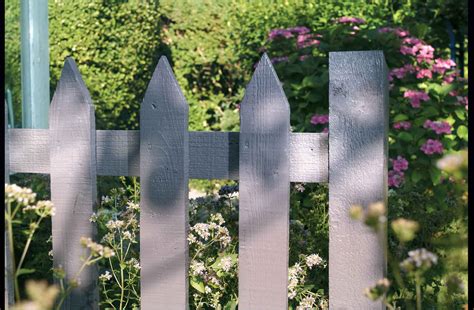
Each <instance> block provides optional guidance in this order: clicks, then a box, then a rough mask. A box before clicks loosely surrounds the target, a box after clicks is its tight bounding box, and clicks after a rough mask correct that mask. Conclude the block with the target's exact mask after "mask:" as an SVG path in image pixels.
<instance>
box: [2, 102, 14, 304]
mask: <svg viewBox="0 0 474 310" xmlns="http://www.w3.org/2000/svg"><path fill="white" fill-rule="evenodd" d="M8 138H9V135H8V105H7V102H6V101H5V183H10V150H9V148H10V143H9V141H8ZM4 234H5V304H4V306H5V309H8V307H9V306H10V305H13V302H14V301H15V298H14V288H13V274H12V270H13V268H12V267H13V266H12V261H11V259H10V255H7V253H10V250H9V247H10V243H9V242H8V237H7V230H6V229H5V232H4Z"/></svg>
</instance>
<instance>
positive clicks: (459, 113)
mask: <svg viewBox="0 0 474 310" xmlns="http://www.w3.org/2000/svg"><path fill="white" fill-rule="evenodd" d="M454 113H456V116H457V117H458V118H459V119H460V120H462V121H463V120H465V119H466V113H465V111H462V110H459V109H458V110H454Z"/></svg>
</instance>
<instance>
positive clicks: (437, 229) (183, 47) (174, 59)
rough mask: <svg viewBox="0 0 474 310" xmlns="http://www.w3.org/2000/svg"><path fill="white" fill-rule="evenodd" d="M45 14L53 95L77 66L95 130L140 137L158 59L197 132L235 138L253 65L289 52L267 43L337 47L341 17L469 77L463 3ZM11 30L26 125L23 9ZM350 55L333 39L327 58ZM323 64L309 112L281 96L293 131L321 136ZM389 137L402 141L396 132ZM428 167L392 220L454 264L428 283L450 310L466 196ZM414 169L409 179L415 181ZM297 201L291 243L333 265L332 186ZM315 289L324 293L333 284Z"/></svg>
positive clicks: (54, 5) (34, 181)
mask: <svg viewBox="0 0 474 310" xmlns="http://www.w3.org/2000/svg"><path fill="white" fill-rule="evenodd" d="M49 16H50V17H49V18H50V21H49V29H50V37H49V44H50V61H51V65H50V73H51V81H50V87H51V96H52V95H53V93H54V89H55V86H56V83H57V81H58V79H59V76H60V71H61V68H62V65H63V62H64V59H65V57H66V56H72V57H74V59H75V60H76V62H77V64H78V67H79V70H80V71H81V73H82V75H83V78H84V81H85V83H86V85H87V86H88V88H89V90H90V93H91V96H92V99H93V102H94V105H95V108H96V119H97V129H129V130H130V129H138V128H139V122H138V111H139V104H140V102H141V100H142V98H143V95H144V92H145V89H146V86H147V83H148V81H149V79H150V77H151V74H152V72H153V69H154V66H155V65H156V63H157V61H158V59H159V57H160V56H162V55H166V56H167V57H168V58H169V59H170V61H171V64H172V66H173V70H174V72H175V75H176V77H177V79H178V82H179V85H180V86H181V88H182V89H183V92H184V95H185V97H186V99H187V101H188V103H189V105H190V124H189V127H190V130H223V131H238V130H239V112H238V104H239V103H240V101H241V100H242V98H243V94H244V90H245V86H246V84H247V83H248V81H249V80H250V77H251V75H252V72H253V70H254V65H255V64H256V63H257V61H258V60H259V58H260V56H261V54H262V52H263V51H264V49H269V51H270V53H271V52H275V53H276V52H278V50H277V49H278V48H280V49H281V48H282V46H283V45H281V46H279V47H278V46H277V49H274V50H272V46H269V45H268V42H267V37H268V33H269V31H270V30H271V29H275V28H288V27H294V26H302V25H304V26H306V27H309V28H310V29H312V30H313V31H315V32H317V31H319V30H324V31H327V33H326V34H327V35H329V38H331V37H333V38H334V40H336V39H335V38H338V36H341V35H342V34H341V33H335V34H334V33H331V32H330V31H331V29H332V28H331V27H333V26H332V25H333V24H334V19H336V18H339V17H341V16H354V17H359V18H363V19H365V20H366V21H367V24H368V25H370V26H371V27H382V26H391V27H397V26H399V27H403V28H404V29H407V30H408V31H409V32H410V33H411V34H412V35H413V36H416V37H418V38H420V39H423V40H424V41H426V42H428V44H431V45H432V46H433V47H434V48H435V49H436V51H437V53H438V55H440V56H443V57H450V56H452V57H454V59H455V61H456V63H457V64H458V66H457V67H458V68H459V69H460V70H461V74H462V75H463V76H464V77H466V78H467V76H468V70H467V48H466V47H467V1H455V0H444V1H443V0H427V1H423V0H411V1H410V0H405V1H401V0H393V1H388V0H372V1H361V0H353V1H350V0H346V1H323V0H318V1H303V0H293V1H289V0H287V1H282V0H280V1H263V0H255V1H243V0H228V1H210V0H207V1H206V0H194V1H193V0H161V1H159V3H158V2H157V1H134V0H129V1H124V0H122V1H118V0H116V1H113V0H87V1H85V0H75V1H72V0H70V1H66V0H50V1H49ZM5 26H6V31H5V43H6V44H5V46H6V49H5V56H6V61H5V64H6V67H5V73H6V79H5V87H6V88H9V89H11V90H12V93H13V101H14V111H15V123H16V124H19V123H20V120H21V88H20V52H19V48H20V40H19V38H20V37H19V35H20V34H19V0H7V1H6V3H5ZM333 35H334V36H333ZM364 42H365V41H364ZM364 44H365V43H364ZM377 44H380V42H378V43H376V44H375V45H374V44H372V43H370V44H368V43H367V45H360V46H359V48H360V49H369V48H374V47H378V46H377ZM354 46H356V45H354V44H352V45H337V42H331V43H330V44H329V47H328V48H327V50H326V52H327V51H329V50H336V49H337V50H341V49H347V48H354ZM381 48H389V47H384V46H382V47H381ZM275 55H276V54H275ZM392 55H395V54H394V53H392V54H390V53H388V54H387V53H386V57H387V63H388V64H389V66H392V65H393V66H395V65H397V66H398V65H399V59H397V58H396V57H398V56H394V58H392ZM321 57H322V56H321ZM323 58H324V57H323ZM324 64H325V60H324V59H323V60H321V62H320V63H316V64H314V63H313V64H312V65H311V66H308V67H306V69H305V70H307V71H304V70H303V71H302V72H301V73H298V76H297V77H296V80H297V83H296V84H302V83H303V81H304V79H305V78H306V77H307V76H315V77H317V78H319V79H320V80H313V81H312V84H311V85H309V87H308V88H309V89H311V92H312V93H316V92H319V93H320V94H322V95H321V97H319V98H318V97H315V98H313V99H314V103H313V104H312V105H310V106H304V100H302V98H301V97H299V94H298V93H296V95H295V92H292V91H291V90H290V88H289V87H285V92H286V94H287V96H288V98H289V101H290V104H291V105H292V112H293V114H292V125H293V126H294V127H295V129H296V130H297V131H316V129H315V128H314V127H311V126H308V120H309V118H310V117H311V116H312V114H314V113H316V112H318V113H322V112H324V109H325V107H324V104H325V101H327V98H325V97H324V96H325V93H326V91H324V87H326V85H327V77H326V78H325V77H324V73H323V71H324V69H322V67H324ZM300 67H301V66H300ZM276 69H277V72H278V74H279V76H280V78H281V79H282V81H283V82H285V81H287V80H290V79H292V78H294V75H292V73H291V72H288V67H287V66H284V65H280V66H276ZM307 80H308V79H307ZM410 83H412V82H410ZM313 86H314V87H313ZM401 86H405V85H403V84H402V85H401ZM318 89H320V91H318ZM445 95H446V94H445ZM440 98H441V99H439V98H438V99H437V100H438V101H439V102H441V103H442V102H443V100H444V99H442V98H444V97H442V96H441V97H440ZM304 99H307V98H304ZM401 100H402V99H400V98H398V99H396V100H395V101H392V102H391V106H392V107H396V106H397V105H399V104H400V102H401ZM440 111H441V112H439V114H438V115H437V117H439V118H447V117H449V115H451V114H453V113H454V112H453V111H444V110H440ZM466 113H467V112H466ZM456 115H457V114H456ZM456 121H457V122H458V123H456V124H457V126H459V124H460V123H462V122H461V121H462V120H461V119H459V118H456ZM466 125H467V122H466ZM457 128H458V127H457ZM391 136H392V137H393V138H394V139H397V136H396V133H395V132H394V131H393V130H392V131H391ZM456 139H458V140H459V141H461V142H460V143H459V144H458V145H456V146H453V147H448V149H453V150H455V149H460V148H461V147H462V146H463V145H465V144H466V143H467V136H466V138H465V139H464V138H462V139H461V138H460V135H459V134H457V135H456ZM410 143H411V142H410V141H405V144H404V143H403V142H400V143H399V144H398V145H397V148H395V147H394V148H393V149H392V150H391V152H392V153H391V155H395V154H398V153H400V152H407V150H408V147H407V145H408V144H410ZM395 149H396V150H397V152H396V153H394V150H395ZM424 165H425V166H423V165H419V166H416V167H418V170H419V171H422V176H421V179H422V181H421V183H419V182H415V181H414V179H416V178H413V177H412V175H411V174H410V178H409V179H408V181H407V182H406V184H405V185H404V186H402V187H401V188H398V189H394V190H391V195H390V198H389V202H390V209H389V217H390V218H397V217H400V216H403V217H406V218H410V219H413V220H417V221H419V222H420V225H421V226H422V227H423V230H422V231H421V233H420V234H419V235H418V236H417V239H415V240H414V241H413V244H411V246H414V247H427V248H431V249H434V250H436V252H437V253H438V254H439V255H441V256H442V257H444V258H446V262H447V263H446V264H440V265H439V266H438V267H437V268H435V269H434V270H433V271H432V272H433V277H432V281H431V282H428V283H427V284H426V287H425V290H426V291H427V292H428V294H427V295H425V296H426V301H425V302H426V304H427V305H433V304H437V303H441V304H442V303H443V302H446V298H445V297H446V290H445V289H443V279H444V278H443V275H445V274H449V273H453V272H456V273H460V274H462V275H463V276H464V277H466V276H467V271H466V269H465V267H464V266H465V263H464V261H463V260H462V259H464V257H465V250H466V243H465V242H464V241H465V239H463V238H464V236H465V235H466V234H467V233H466V227H467V226H466V224H467V215H466V210H467V208H465V206H466V202H465V201H464V200H463V199H461V198H462V193H463V192H464V191H465V187H461V188H460V189H459V188H458V187H457V186H454V185H453V186H452V185H449V184H447V183H446V182H444V183H438V182H434V181H433V177H432V174H433V172H432V173H431V174H430V173H429V171H433V170H432V169H431V168H432V167H434V162H432V161H429V162H427V163H425V164H424ZM416 167H415V168H416ZM427 167H428V168H427ZM410 168H411V167H410ZM426 168H427V169H426ZM430 169H431V170H430ZM414 170H416V169H414ZM414 170H410V173H412V171H414ZM435 173H436V172H435ZM12 182H17V183H19V184H22V185H24V186H30V187H33V189H34V190H35V191H37V192H39V194H40V195H42V196H43V197H45V198H47V196H48V195H49V190H48V180H47V178H46V179H45V178H42V177H36V176H28V177H27V178H25V177H24V176H17V177H16V178H12ZM220 183H221V184H222V182H220ZM192 184H193V186H198V187H199V188H201V189H203V188H204V189H206V190H207V191H211V190H212V189H213V188H214V186H213V185H212V184H213V183H212V182H193V183H192ZM116 185H118V183H117V181H116V179H113V178H101V179H100V181H99V187H100V188H99V195H100V196H102V195H105V194H106V193H107V191H108V190H109V189H110V188H111V187H113V186H116ZM447 193H451V194H450V195H448V196H449V199H441V200H440V199H439V198H440V196H441V197H444V196H446V195H447ZM291 203H292V211H291V212H292V214H291V219H292V220H293V221H295V222H294V224H295V223H296V224H295V225H293V227H294V228H293V230H292V235H291V236H290V237H291V242H292V244H298V246H297V247H294V248H300V247H302V246H303V245H304V244H305V242H309V243H311V244H308V247H309V248H311V249H314V250H315V251H317V252H318V253H320V254H321V256H322V257H325V258H327V257H328V256H327V242H328V236H327V233H328V232H327V189H326V188H325V186H324V185H310V186H307V190H306V191H305V192H304V193H299V192H296V191H294V192H293V194H292V201H291ZM298 222H300V223H301V225H300V224H298ZM298 227H299V228H298ZM298 229H300V230H301V231H299V230H298ZM49 231H50V227H48V226H46V227H44V228H42V230H41V233H39V234H38V239H37V240H36V241H37V242H38V243H36V244H37V245H38V247H37V248H36V249H35V248H33V249H32V251H33V252H35V253H39V254H38V255H37V256H35V257H36V258H35V259H34V260H32V261H31V262H30V264H31V266H30V267H32V268H35V269H36V270H39V273H38V274H36V275H35V276H36V277H38V278H45V277H47V274H48V272H47V270H48V269H49V268H50V265H51V263H50V261H49V257H48V256H47V253H44V251H43V252H41V246H39V245H40V244H41V243H42V242H43V241H45V240H47V239H48V237H49V234H50V233H49ZM303 236H304V237H303ZM453 236H456V237H453ZM19 238H20V239H21V237H19ZM390 238H392V239H393V237H390ZM449 238H455V239H456V238H457V239H460V240H461V241H463V242H461V243H460V246H458V247H455V248H449V247H447V246H446V244H447V243H448V244H449V243H450V242H447V241H446V240H451V239H449ZM18 244H21V242H19V243H18ZM451 244H452V243H451ZM389 245H390V246H392V249H394V250H396V251H399V252H400V253H399V254H400V256H403V255H405V254H406V253H405V252H406V251H405V249H397V248H396V246H395V244H394V243H392V244H389ZM290 251H291V249H290ZM291 253H292V257H297V253H296V252H291ZM455 262H457V263H455ZM26 267H28V266H26ZM312 280H313V281H315V284H317V286H319V287H322V288H324V289H325V290H326V293H327V275H326V276H325V277H322V278H317V279H316V278H315V279H312ZM463 298H465V297H460V298H459V300H458V302H463V300H464V299H463Z"/></svg>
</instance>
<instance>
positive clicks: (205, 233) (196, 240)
mask: <svg viewBox="0 0 474 310" xmlns="http://www.w3.org/2000/svg"><path fill="white" fill-rule="evenodd" d="M224 223H225V221H224V218H223V217H222V214H220V213H216V214H212V215H211V217H210V222H209V223H197V224H195V225H194V226H192V227H191V228H190V233H189V235H188V242H189V244H196V245H199V246H202V245H203V242H202V241H208V240H209V238H212V239H213V240H214V239H216V241H218V242H219V243H220V245H221V246H222V248H225V247H227V246H228V245H229V244H230V242H231V240H232V239H231V237H230V234H229V230H228V229H227V227H224V226H221V225H223V224H224Z"/></svg>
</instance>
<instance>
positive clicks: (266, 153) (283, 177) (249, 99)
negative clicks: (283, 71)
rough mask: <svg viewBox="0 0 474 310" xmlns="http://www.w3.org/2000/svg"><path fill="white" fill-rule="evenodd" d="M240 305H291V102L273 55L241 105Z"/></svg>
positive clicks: (262, 65)
mask: <svg viewBox="0 0 474 310" xmlns="http://www.w3.org/2000/svg"><path fill="white" fill-rule="evenodd" d="M240 115H241V117H240V128H241V129H240V145H239V148H240V158H239V178H240V181H239V192H240V194H239V196H240V198H239V199H240V202H239V308H240V309H287V308H288V296H287V294H288V293H287V291H288V284H287V283H288V242H289V241H288V239H289V228H288V225H289V207H290V169H289V168H290V161H289V141H290V107H289V104H288V101H287V100H286V97H285V94H284V93H283V89H282V88H281V85H280V81H279V80H278V77H277V75H276V73H275V71H274V69H273V67H272V65H271V62H270V60H269V59H268V57H267V55H264V56H263V57H262V59H261V60H260V62H259V64H258V66H257V68H256V70H255V73H254V75H253V77H252V80H251V81H250V84H249V85H248V86H247V89H246V93H245V97H244V99H243V101H242V104H241V107H240Z"/></svg>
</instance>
